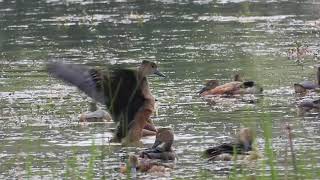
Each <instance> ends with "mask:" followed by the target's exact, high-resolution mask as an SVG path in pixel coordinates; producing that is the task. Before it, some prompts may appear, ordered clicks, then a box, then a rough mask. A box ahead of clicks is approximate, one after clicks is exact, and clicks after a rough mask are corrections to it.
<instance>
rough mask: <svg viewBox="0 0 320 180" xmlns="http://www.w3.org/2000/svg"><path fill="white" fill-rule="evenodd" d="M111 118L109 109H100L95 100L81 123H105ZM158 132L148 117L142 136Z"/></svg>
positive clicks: (82, 115)
mask: <svg viewBox="0 0 320 180" xmlns="http://www.w3.org/2000/svg"><path fill="white" fill-rule="evenodd" d="M111 120H112V117H111V115H110V114H109V113H108V112H107V111H104V110H102V109H99V108H98V107H97V103H95V102H91V103H90V106H89V111H88V112H84V113H82V114H81V115H80V118H79V122H80V123H87V122H89V123H105V122H110V121H111ZM156 133H157V129H156V127H155V126H154V124H153V121H152V120H151V119H148V120H147V123H146V125H145V126H144V128H143V129H142V136H143V137H145V136H155V135H156Z"/></svg>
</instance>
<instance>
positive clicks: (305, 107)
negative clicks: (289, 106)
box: [298, 99, 320, 115]
mask: <svg viewBox="0 0 320 180" xmlns="http://www.w3.org/2000/svg"><path fill="white" fill-rule="evenodd" d="M309 111H316V112H319V111H320V99H317V100H313V99H304V100H302V101H301V102H299V103H298V115H304V114H305V113H306V112H309Z"/></svg>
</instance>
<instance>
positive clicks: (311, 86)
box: [293, 66, 320, 94]
mask: <svg viewBox="0 0 320 180" xmlns="http://www.w3.org/2000/svg"><path fill="white" fill-rule="evenodd" d="M293 86H294V91H295V92H296V93H301V94H305V93H306V92H307V90H315V89H317V88H319V87H320V66H317V83H314V82H313V81H302V82H301V83H295V84H294V85H293Z"/></svg>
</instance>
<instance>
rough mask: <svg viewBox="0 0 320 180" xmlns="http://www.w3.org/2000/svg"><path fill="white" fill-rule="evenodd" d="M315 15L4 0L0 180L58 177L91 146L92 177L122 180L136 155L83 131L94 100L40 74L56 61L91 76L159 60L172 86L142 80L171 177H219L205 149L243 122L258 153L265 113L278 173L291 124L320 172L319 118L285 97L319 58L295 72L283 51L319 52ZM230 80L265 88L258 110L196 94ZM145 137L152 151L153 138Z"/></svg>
mask: <svg viewBox="0 0 320 180" xmlns="http://www.w3.org/2000/svg"><path fill="white" fill-rule="evenodd" d="M319 9H320V3H319V2H318V1H312V0H297V1H284V0H283V1H262V0H261V1H260V0H258V1H246V0H220V1H211V0H205V1H175V0H157V1H137V2H134V1H126V0H123V1H81V0H65V1H56V0H47V1H22V0H17V1H0V49H1V54H0V70H1V71H0V114H1V116H0V127H1V128H0V137H1V138H0V141H1V146H0V149H1V151H0V157H1V158H0V164H1V166H0V177H1V179H3V178H6V177H8V178H13V177H15V178H19V177H26V176H27V174H28V171H32V173H31V176H32V177H33V178H40V177H42V178H45V179H48V178H51V177H55V178H58V177H61V176H63V175H65V173H66V167H67V164H68V163H67V159H69V160H70V159H72V158H76V159H77V165H76V167H77V168H78V169H79V171H81V172H84V171H86V168H87V166H88V162H89V159H90V157H91V155H92V149H91V145H92V143H93V142H94V143H95V144H96V145H97V149H98V150H102V151H104V152H105V156H104V157H103V158H102V159H101V158H100V157H99V160H97V162H96V166H95V168H94V170H95V173H94V174H95V176H97V177H99V176H102V175H105V176H106V177H108V179H109V178H119V171H118V168H119V163H120V161H121V156H123V155H124V154H126V153H127V152H137V151H138V150H139V149H136V148H121V147H120V146H119V145H117V144H111V145H110V144H109V143H108V138H110V137H111V136H112V133H111V129H112V128H113V127H114V125H113V124H106V125H88V126H80V125H79V124H78V122H77V120H78V117H79V116H78V115H79V114H80V113H81V112H84V111H86V110H87V107H88V103H89V102H90V99H89V98H87V97H86V96H85V95H84V94H83V93H80V92H79V91H78V90H77V89H76V88H74V87H70V86H67V85H65V84H64V83H62V82H61V81H57V80H55V79H52V78H50V77H48V75H47V73H46V72H45V71H44V70H43V69H44V66H45V64H46V62H48V61H51V60H57V61H63V62H66V63H74V64H86V65H88V66H96V67H98V68H103V67H105V66H111V65H121V66H126V67H135V66H137V65H138V64H139V62H141V61H142V60H151V61H155V62H157V63H158V64H159V66H160V70H161V71H162V72H163V73H164V74H166V75H167V76H168V78H167V79H162V78H158V77H150V78H149V80H150V86H151V88H152V93H153V94H154V95H155V97H156V98H157V99H158V100H159V102H160V108H159V116H158V117H155V118H154V121H155V124H156V125H157V126H159V127H161V126H171V127H172V128H173V129H174V131H175V135H176V141H175V149H176V152H177V154H178V157H179V160H178V162H177V164H176V168H175V170H174V171H172V172H171V177H177V178H191V177H198V176H199V175H200V174H201V172H203V171H205V172H208V173H209V174H210V176H213V177H226V176H227V174H228V172H229V169H230V168H231V165H230V164H228V163H227V164H224V163H208V162H206V161H205V160H204V159H201V158H199V157H200V155H201V153H202V151H203V150H204V149H205V148H207V147H209V146H212V145H218V144H219V143H222V142H226V141H231V140H232V137H233V136H234V134H235V131H236V130H237V129H239V128H240V127H243V126H249V127H253V128H255V129H256V131H257V145H258V147H259V149H260V150H261V151H262V152H263V145H264V138H263V129H262V124H263V120H262V114H263V113H268V114H269V115H270V116H271V117H272V132H273V139H272V140H273V147H274V151H275V153H276V155H277V157H278V158H279V161H280V162H279V163H277V166H276V169H279V170H283V169H284V168H285V166H284V162H283V159H284V155H283V152H284V147H285V146H286V142H287V139H286V135H285V133H284V131H283V127H284V125H285V124H286V123H290V124H291V125H292V127H293V133H294V137H295V139H294V146H295V149H296V151H297V154H298V158H301V159H303V160H305V161H307V162H308V161H309V160H313V161H315V162H316V163H315V166H316V167H319V163H318V162H319V160H320V159H319V156H318V153H319V146H320V136H319V135H320V132H319V126H320V124H319V123H318V115H317V114H312V113H311V114H308V115H306V116H305V117H299V116H297V114H296V108H295V104H296V101H297V99H299V98H298V97H296V96H295V95H294V93H293V90H292V84H293V83H295V82H299V81H301V80H303V79H309V80H313V79H314V77H315V69H314V68H313V66H314V65H315V64H317V63H319V62H318V60H314V58H313V57H312V56H307V57H305V59H304V61H303V65H299V64H298V63H296V62H295V61H294V60H288V58H287V55H286V52H287V50H288V49H289V48H293V47H295V43H296V42H299V43H302V44H303V45H304V46H305V47H307V46H308V48H309V49H310V50H312V51H314V52H316V51H317V50H319V33H320V25H319V24H320V20H319V15H320V11H319ZM237 72H238V73H240V74H242V75H243V76H244V78H245V79H251V80H255V81H257V82H258V83H259V84H261V85H262V86H263V87H264V89H265V91H264V93H263V96H257V98H258V102H257V103H256V104H248V103H232V102H231V103H228V102H225V103H224V101H222V103H220V104H218V105H216V106H210V105H208V104H207V103H205V102H204V101H203V100H202V99H201V98H199V97H198V96H197V94H196V92H197V91H198V90H200V88H201V87H202V84H203V83H204V81H205V79H218V80H219V81H221V82H228V81H230V79H231V78H232V76H233V75H234V74H235V73H237ZM143 141H144V143H145V144H146V145H147V146H148V145H150V144H152V142H153V139H152V138H146V139H143ZM306 152H308V154H309V155H308V156H304V153H306ZM100 159H101V160H100ZM99 163H100V164H99ZM28 168H29V170H28ZM290 168H291V167H290ZM258 169H259V168H258ZM258 174H259V173H258ZM282 174H283V173H282ZM139 176H140V177H141V178H143V177H144V178H146V177H150V175H146V174H140V175H139Z"/></svg>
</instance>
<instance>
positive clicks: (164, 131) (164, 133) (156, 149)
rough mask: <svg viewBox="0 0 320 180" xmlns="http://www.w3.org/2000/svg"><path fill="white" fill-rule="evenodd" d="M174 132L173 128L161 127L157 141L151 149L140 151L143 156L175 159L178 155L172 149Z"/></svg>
mask: <svg viewBox="0 0 320 180" xmlns="http://www.w3.org/2000/svg"><path fill="white" fill-rule="evenodd" d="M173 141H174V133H173V130H172V129H171V128H159V129H158V132H157V135H156V139H155V142H154V144H153V146H152V147H151V148H150V149H147V150H144V151H142V152H141V153H140V157H141V158H148V159H161V160H175V158H176V155H175V153H174V151H173V149H172V144H173Z"/></svg>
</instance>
